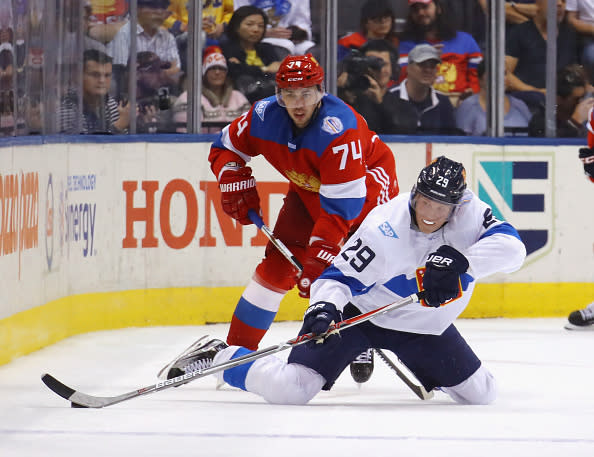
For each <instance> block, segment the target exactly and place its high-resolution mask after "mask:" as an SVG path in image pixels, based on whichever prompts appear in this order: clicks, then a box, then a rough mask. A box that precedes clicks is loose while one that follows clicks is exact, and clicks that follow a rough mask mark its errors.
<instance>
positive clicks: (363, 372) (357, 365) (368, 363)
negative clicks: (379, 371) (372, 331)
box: [351, 348, 373, 384]
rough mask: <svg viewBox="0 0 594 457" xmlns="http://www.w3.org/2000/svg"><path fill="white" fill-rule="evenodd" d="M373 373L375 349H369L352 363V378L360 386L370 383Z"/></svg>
mask: <svg viewBox="0 0 594 457" xmlns="http://www.w3.org/2000/svg"><path fill="white" fill-rule="evenodd" d="M372 373H373V349H371V348H369V349H367V350H366V351H365V352H362V353H361V354H359V355H358V356H357V357H356V358H355V360H353V361H352V362H351V376H352V377H353V379H354V381H355V382H356V383H358V384H363V383H364V382H367V381H369V378H371V374H372Z"/></svg>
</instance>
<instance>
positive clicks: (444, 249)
mask: <svg viewBox="0 0 594 457" xmlns="http://www.w3.org/2000/svg"><path fill="white" fill-rule="evenodd" d="M425 267H426V269H425V274H424V276H423V289H425V303H427V305H429V306H433V307H435V308H438V307H439V306H441V305H442V304H443V303H445V302H447V301H448V300H451V299H452V298H455V297H457V296H458V294H459V293H460V275H461V274H462V273H465V272H466V270H468V260H467V259H466V257H464V255H463V254H462V253H461V252H459V251H457V250H456V249H454V248H453V247H451V246H448V245H445V244H444V245H442V246H440V247H439V248H438V249H437V251H435V252H433V253H431V254H429V257H428V258H427V263H425Z"/></svg>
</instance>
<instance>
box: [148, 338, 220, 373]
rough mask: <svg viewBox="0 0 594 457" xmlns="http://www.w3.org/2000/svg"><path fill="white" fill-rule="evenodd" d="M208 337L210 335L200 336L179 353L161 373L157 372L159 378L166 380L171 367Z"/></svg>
mask: <svg viewBox="0 0 594 457" xmlns="http://www.w3.org/2000/svg"><path fill="white" fill-rule="evenodd" d="M208 337H209V336H208V335H204V336H203V337H202V338H199V339H198V340H196V341H194V342H193V343H192V344H191V345H190V346H188V347H187V348H186V349H184V351H183V352H182V353H181V354H179V355H178V356H177V357H176V358H174V359H173V360H172V361H171V362H169V363H168V364H167V365H165V366H164V367H163V368H161V369H160V370H159V373H157V378H158V379H162V380H166V379H167V373H169V370H170V369H171V367H172V366H173V365H175V362H177V361H178V360H179V359H181V358H182V357H183V356H185V355H187V354H189V353H190V352H192V351H193V350H194V349H196V347H197V346H200V345H201V344H202V343H203V342H204V340H205V339H206V338H208Z"/></svg>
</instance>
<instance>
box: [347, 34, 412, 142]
mask: <svg viewBox="0 0 594 457" xmlns="http://www.w3.org/2000/svg"><path fill="white" fill-rule="evenodd" d="M343 69H344V71H343V72H342V73H341V74H340V76H339V77H338V87H339V91H338V95H339V96H340V98H342V99H343V100H344V101H346V102H347V103H349V104H350V105H352V107H353V108H355V110H356V111H357V112H358V113H359V114H361V115H362V116H363V117H364V118H365V120H366V121H367V124H368V125H369V128H370V129H371V130H373V131H375V132H377V133H388V134H389V133H392V134H406V133H414V131H415V129H416V124H415V119H416V113H415V111H414V110H413V109H412V107H411V106H410V105H409V104H408V103H407V102H406V101H403V100H400V99H399V98H398V97H396V96H395V95H393V94H391V93H390V92H389V91H388V90H389V89H390V87H392V86H393V85H394V84H395V81H396V80H397V79H398V75H399V73H400V66H399V65H398V50H397V49H396V48H395V47H394V46H392V45H391V44H390V43H389V42H387V41H386V40H370V41H368V42H367V43H366V44H365V45H363V46H362V47H361V48H360V49H359V50H358V51H353V52H352V54H351V55H350V56H349V57H347V58H346V59H345V60H344V61H343Z"/></svg>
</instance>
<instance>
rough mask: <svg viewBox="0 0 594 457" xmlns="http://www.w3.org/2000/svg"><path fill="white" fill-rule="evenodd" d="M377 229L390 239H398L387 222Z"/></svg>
mask: <svg viewBox="0 0 594 457" xmlns="http://www.w3.org/2000/svg"><path fill="white" fill-rule="evenodd" d="M377 228H379V229H380V232H382V233H383V234H384V236H389V237H391V238H398V235H397V234H396V230H394V229H393V228H392V226H391V225H390V224H388V221H385V222H383V223H382V224H380V225H379V226H378V227H377Z"/></svg>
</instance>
